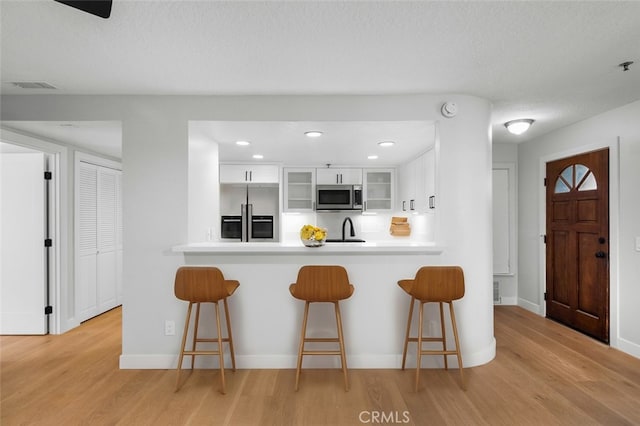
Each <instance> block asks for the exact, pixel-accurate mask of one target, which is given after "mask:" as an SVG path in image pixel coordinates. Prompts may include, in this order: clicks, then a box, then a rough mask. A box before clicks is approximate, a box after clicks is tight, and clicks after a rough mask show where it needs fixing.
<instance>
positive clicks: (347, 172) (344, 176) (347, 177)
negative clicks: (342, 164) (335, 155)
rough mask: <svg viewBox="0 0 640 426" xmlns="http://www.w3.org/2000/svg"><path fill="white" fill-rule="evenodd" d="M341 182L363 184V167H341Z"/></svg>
mask: <svg viewBox="0 0 640 426" xmlns="http://www.w3.org/2000/svg"><path fill="white" fill-rule="evenodd" d="M340 179H341V181H340V183H342V184H345V185H362V169H340Z"/></svg>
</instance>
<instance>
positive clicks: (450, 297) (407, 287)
mask: <svg viewBox="0 0 640 426" xmlns="http://www.w3.org/2000/svg"><path fill="white" fill-rule="evenodd" d="M398 285H399V286H400V287H401V288H402V289H403V290H404V291H405V292H407V293H408V294H409V295H410V296H411V304H410V305H409V319H408V320H407V332H406V334H405V339H404V350H403V352H402V369H403V370H404V366H405V361H406V359H407V346H408V345H409V342H417V343H418V349H417V359H416V363H417V366H416V392H417V391H418V382H419V380H420V361H421V359H422V356H423V355H442V356H443V357H444V368H445V369H446V370H448V369H449V366H448V364H447V356H448V355H456V356H457V357H458V368H459V369H460V381H461V383H462V389H466V387H465V386H466V385H465V382H464V373H463V367H462V355H461V354H460V342H459V341H458V328H457V326H456V315H455V313H454V310H453V301H454V300H458V299H461V298H462V297H463V296H464V274H463V272H462V268H460V267H458V266H423V267H422V268H420V269H419V270H418V272H417V273H416V277H415V279H413V280H400V281H398ZM416 300H418V301H419V302H420V319H419V323H418V336H417V337H409V331H410V329H411V317H412V315H413V305H414V302H415V301H416ZM429 302H437V303H438V304H439V305H440V331H441V333H442V334H441V337H424V336H423V335H422V333H423V332H422V326H423V322H424V316H423V315H424V304H425V303H429ZM443 303H448V304H449V312H450V317H451V325H452V328H453V337H454V339H455V343H456V347H455V350H447V337H446V333H445V327H444V311H443V308H442V304H443ZM423 342H442V350H423V349H422V343H423Z"/></svg>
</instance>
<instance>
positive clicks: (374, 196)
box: [363, 169, 395, 212]
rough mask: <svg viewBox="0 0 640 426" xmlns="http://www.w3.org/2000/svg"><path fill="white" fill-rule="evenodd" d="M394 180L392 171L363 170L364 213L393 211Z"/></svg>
mask: <svg viewBox="0 0 640 426" xmlns="http://www.w3.org/2000/svg"><path fill="white" fill-rule="evenodd" d="M394 178H395V171H394V169H364V171H363V180H364V187H363V192H364V207H363V210H364V211H368V212H375V211H391V210H393V199H394V188H395V184H394Z"/></svg>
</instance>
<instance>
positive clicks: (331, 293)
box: [289, 265, 354, 391]
mask: <svg viewBox="0 0 640 426" xmlns="http://www.w3.org/2000/svg"><path fill="white" fill-rule="evenodd" d="M353 290H354V288H353V286H352V285H351V284H349V277H348V276H347V271H346V269H344V268H343V267H342V266H316V265H310V266H303V267H302V268H300V270H299V271H298V279H297V281H296V282H295V283H294V284H291V285H290V286H289V291H290V292H291V295H292V296H293V297H295V298H296V299H300V300H304V301H305V304H304V317H303V320H302V332H301V333H300V346H299V349H298V366H297V369H296V391H297V390H298V383H299V380H300V370H301V368H302V357H303V356H304V355H340V361H341V364H342V373H343V375H344V387H345V390H347V391H348V390H349V379H348V378H347V358H346V356H345V351H344V338H343V334H342V318H341V316H340V303H339V301H340V300H344V299H348V298H349V297H351V295H352V294H353ZM315 302H331V303H333V305H334V308H335V313H336V327H337V329H338V337H337V338H336V337H313V338H312V337H306V331H307V318H308V317H309V305H310V304H311V303H315ZM307 342H337V343H338V344H339V346H340V350H338V351H335V350H305V347H304V345H305V343H307Z"/></svg>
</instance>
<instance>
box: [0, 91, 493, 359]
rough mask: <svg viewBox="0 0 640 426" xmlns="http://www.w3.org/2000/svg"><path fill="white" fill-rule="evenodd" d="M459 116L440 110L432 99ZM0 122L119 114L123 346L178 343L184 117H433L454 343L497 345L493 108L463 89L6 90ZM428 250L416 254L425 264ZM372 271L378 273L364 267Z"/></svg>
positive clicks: (481, 354) (184, 215) (161, 349)
mask: <svg viewBox="0 0 640 426" xmlns="http://www.w3.org/2000/svg"><path fill="white" fill-rule="evenodd" d="M445 101H450V102H456V103H457V104H458V107H459V111H460V112H459V114H458V116H456V117H455V118H452V119H443V118H442V116H441V115H440V112H439V111H440V107H441V105H442V103H444V102H445ZM1 102H2V109H1V112H2V119H4V120H121V121H122V123H123V190H124V199H123V206H124V247H125V259H124V303H123V345H122V351H123V355H126V356H128V357H135V356H138V355H139V356H141V357H149V356H153V355H154V354H171V353H177V351H178V345H179V341H178V339H179V336H164V335H163V328H164V327H163V325H164V320H165V319H167V318H175V319H177V320H180V318H183V317H184V306H183V304H182V303H180V302H179V301H177V300H176V299H175V297H174V294H173V278H174V274H175V270H176V268H177V267H178V266H180V265H181V264H183V263H184V258H183V256H182V255H181V254H174V253H171V251H170V249H171V247H172V246H174V245H177V244H180V243H184V242H186V241H188V236H189V231H188V230H189V225H188V217H189V213H188V207H187V206H188V196H187V194H188V192H189V184H188V182H189V170H188V160H189V147H188V122H189V121H190V120H293V121H297V120H301V121H302V120H327V121H331V120H363V121H366V120H384V121H388V120H434V121H436V120H439V121H440V126H439V138H440V144H439V147H440V148H439V150H440V152H439V153H438V158H439V164H438V168H439V171H440V172H439V177H438V183H437V185H438V190H437V193H438V194H440V195H439V203H438V209H439V212H442V214H438V216H437V222H438V223H437V226H438V229H439V230H441V231H442V232H439V233H438V234H437V241H436V243H437V244H439V245H443V246H444V247H445V251H444V253H443V255H442V258H441V261H442V262H446V263H449V264H459V265H461V266H462V267H463V268H464V270H465V276H466V289H467V292H466V296H465V298H464V299H462V300H461V301H460V304H459V311H460V314H459V315H458V316H459V327H460V329H461V335H462V336H464V342H463V345H464V347H465V348H466V350H467V352H469V353H473V354H474V359H475V360H476V362H478V363H482V362H488V361H489V360H491V359H492V358H493V356H494V354H495V339H494V337H493V304H492V260H491V251H492V247H491V238H492V237H491V222H492V218H491V139H490V131H489V129H490V127H489V125H490V106H489V103H488V102H487V101H486V100H482V99H478V98H474V97H468V96H460V95H406V96H404V95H403V96H237V97H233V96H229V97H204V96H203V97H190V96H174V97H171V96H149V97H145V96H37V95H31V96H3V97H2V99H1ZM427 260H428V259H425V262H427ZM373 278H374V279H375V277H373Z"/></svg>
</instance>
